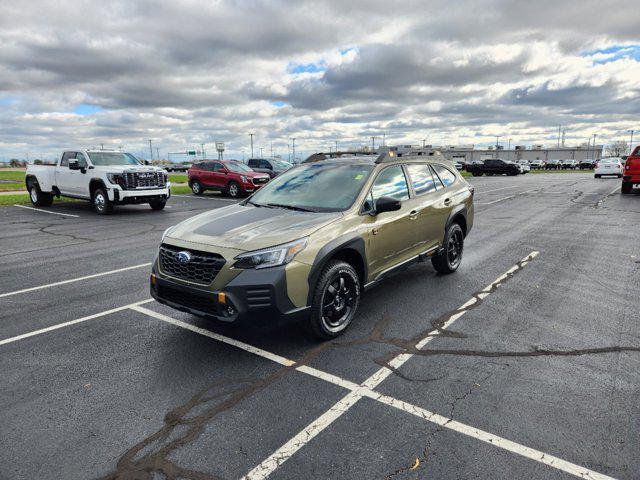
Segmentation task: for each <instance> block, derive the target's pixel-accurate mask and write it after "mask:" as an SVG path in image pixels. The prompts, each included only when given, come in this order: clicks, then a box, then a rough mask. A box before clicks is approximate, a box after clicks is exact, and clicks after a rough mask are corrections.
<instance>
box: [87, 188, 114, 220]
mask: <svg viewBox="0 0 640 480" xmlns="http://www.w3.org/2000/svg"><path fill="white" fill-rule="evenodd" d="M91 203H93V209H94V210H95V211H96V213H97V214H98V215H109V214H110V213H111V212H113V203H111V202H110V201H109V197H108V196H107V192H105V191H104V189H102V188H96V190H95V191H94V192H93V197H91Z"/></svg>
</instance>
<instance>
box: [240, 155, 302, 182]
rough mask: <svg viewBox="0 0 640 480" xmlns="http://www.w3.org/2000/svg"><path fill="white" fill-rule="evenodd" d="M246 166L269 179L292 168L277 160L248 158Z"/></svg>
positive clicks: (288, 164) (287, 163) (286, 163)
mask: <svg viewBox="0 0 640 480" xmlns="http://www.w3.org/2000/svg"><path fill="white" fill-rule="evenodd" d="M247 165H249V167H251V168H252V169H254V170H255V171H256V172H262V173H266V174H267V175H269V176H270V177H271V178H273V177H277V176H278V175H280V174H281V173H282V172H284V171H286V170H289V169H290V168H291V166H292V165H291V164H290V163H289V162H285V161H284V160H279V159H277V158H250V159H249V162H248V163H247Z"/></svg>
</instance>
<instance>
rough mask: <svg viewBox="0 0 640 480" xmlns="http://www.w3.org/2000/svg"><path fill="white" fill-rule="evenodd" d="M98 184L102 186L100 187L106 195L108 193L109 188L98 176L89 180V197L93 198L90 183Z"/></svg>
mask: <svg viewBox="0 0 640 480" xmlns="http://www.w3.org/2000/svg"><path fill="white" fill-rule="evenodd" d="M96 183H97V184H100V186H102V188H104V189H105V193H106V194H107V196H108V195H109V188H108V187H107V185H106V184H105V183H104V180H103V179H101V178H100V177H94V178H92V179H91V180H89V197H90V198H91V199H93V189H92V188H91V185H93V184H96Z"/></svg>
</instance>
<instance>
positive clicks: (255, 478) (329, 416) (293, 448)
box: [243, 251, 539, 480]
mask: <svg viewBox="0 0 640 480" xmlns="http://www.w3.org/2000/svg"><path fill="white" fill-rule="evenodd" d="M538 254H539V252H536V251H534V252H531V253H530V254H529V255H528V256H527V257H525V258H524V259H523V260H521V262H520V264H521V265H522V266H524V265H526V264H527V263H529V262H530V261H531V260H533V259H534V258H535V257H537V256H538ZM517 269H518V266H517V265H515V266H514V267H512V268H511V269H509V270H508V271H507V272H505V273H504V274H503V275H501V276H500V277H498V278H497V279H496V280H494V281H493V282H492V283H491V284H489V285H488V286H487V287H486V288H485V289H484V290H483V291H482V293H484V294H485V295H484V296H483V298H484V297H486V296H487V295H489V293H490V292H491V291H492V290H493V289H494V288H496V287H498V286H499V285H500V284H501V283H502V282H503V281H504V280H505V279H506V278H507V277H508V275H509V274H510V273H511V272H513V271H515V270H517ZM475 301H477V300H476V299H475V298H472V299H470V300H469V301H467V302H465V304H464V305H463V306H461V307H460V308H459V309H458V311H457V312H456V313H454V314H453V315H451V316H450V317H449V319H448V320H447V321H446V322H445V323H444V324H443V326H442V327H441V329H443V330H444V329H446V328H448V327H449V326H450V325H451V324H452V323H453V322H455V321H456V320H457V319H458V318H460V317H461V316H462V315H464V313H465V312H466V310H464V309H465V308H468V305H470V302H475ZM433 338H435V336H434V335H433V334H431V335H429V336H427V337H425V338H423V339H422V340H421V341H420V342H418V344H417V345H416V348H422V347H424V346H425V345H426V344H427V343H429V342H430V341H431V340H432V339H433ZM411 357H413V354H409V353H403V354H400V355H398V356H396V357H395V358H393V359H392V360H391V361H390V362H389V365H390V366H391V367H392V368H394V369H398V368H399V367H400V366H402V365H403V364H404V363H405V362H406V361H407V360H409V359H410V358H411ZM391 373H392V370H391V369H389V368H387V367H382V368H381V369H380V370H378V371H377V372H376V373H374V374H373V375H371V376H370V377H369V378H368V379H366V380H365V381H364V382H363V383H362V386H364V387H366V388H368V389H374V388H376V387H377V386H378V385H379V384H380V383H381V382H382V381H383V380H384V379H386V378H387V377H388V376H389V375H391ZM360 398H362V394H359V393H357V392H354V391H352V392H349V393H348V394H347V395H346V396H345V397H344V398H342V400H340V401H339V402H338V403H336V404H335V405H334V406H333V407H331V408H330V409H329V410H328V411H327V412H325V413H324V414H323V415H321V416H320V417H318V418H317V419H316V420H314V421H313V422H311V423H310V424H309V425H307V427H306V428H304V429H303V430H302V431H301V432H299V433H298V434H297V435H296V436H294V437H293V438H292V439H291V440H289V441H288V442H287V443H285V444H284V445H282V446H281V447H280V448H279V449H277V450H276V451H275V452H273V453H272V454H271V455H270V456H269V457H267V458H266V459H265V460H263V461H262V463H260V464H259V465H258V466H257V467H255V468H254V469H253V470H251V471H250V472H249V473H247V475H246V476H245V477H243V479H246V480H262V479H265V478H267V477H268V476H269V475H270V474H271V473H272V472H273V471H274V470H275V469H276V468H278V467H279V466H280V465H282V464H283V463H284V462H286V461H287V460H288V459H289V458H291V457H292V456H293V455H294V454H295V453H296V452H297V451H298V450H300V449H301V448H302V447H304V446H305V445H306V444H307V443H309V441H310V440H311V439H312V438H314V437H315V436H316V435H318V434H319V433H320V432H322V431H323V430H324V429H325V428H327V427H328V426H329V425H331V423H333V421H334V420H336V419H338V418H339V417H340V416H341V415H342V414H343V413H345V412H346V411H347V410H349V408H351V407H352V406H353V405H355V404H356V403H357V402H358V400H360Z"/></svg>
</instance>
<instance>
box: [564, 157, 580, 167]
mask: <svg viewBox="0 0 640 480" xmlns="http://www.w3.org/2000/svg"><path fill="white" fill-rule="evenodd" d="M577 167H578V162H576V161H575V160H572V159H570V158H567V159H565V160H562V169H563V170H575V169H576V168H577Z"/></svg>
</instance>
